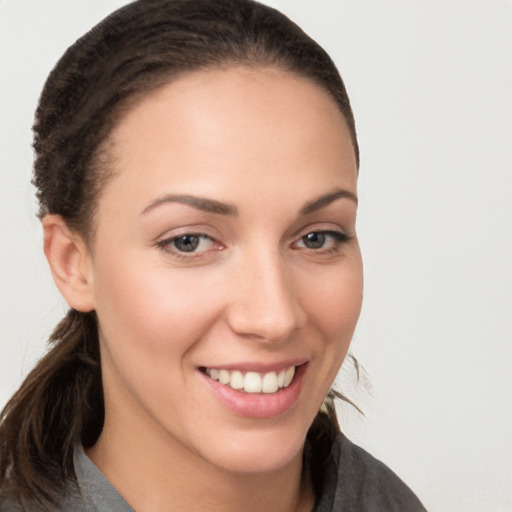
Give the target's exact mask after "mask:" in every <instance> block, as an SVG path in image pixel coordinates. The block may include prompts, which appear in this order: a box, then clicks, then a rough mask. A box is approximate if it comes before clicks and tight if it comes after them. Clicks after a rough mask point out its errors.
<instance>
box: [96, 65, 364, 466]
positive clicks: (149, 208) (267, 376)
mask: <svg viewBox="0 0 512 512" xmlns="http://www.w3.org/2000/svg"><path fill="white" fill-rule="evenodd" d="M112 142H113V149H112V151H113V154H114V157H115V160H116V170H117V175H116V176H115V178H114V179H113V180H112V181H111V182H110V183H109V184H108V185H107V186H106V188H105V190H104V191H103V194H102V196H101V199H100V204H99V208H98V212H97V218H96V219H97V220H96V222H97V224H96V233H95V239H94V242H93V246H92V248H91V254H90V272H91V282H92V293H93V301H94V307H95V310H96V313H97V316H98V322H99V329H100V344H101V351H102V368H103V378H104V387H105V404H106V424H105V427H106V428H107V427H108V428H110V429H111V430H113V431H115V432H116V433H117V435H120V436H123V435H126V436H129V435H137V434H136V432H137V431H140V432H141V433H143V435H141V436H140V442H141V443H146V444H147V449H149V450H151V449H153V450H157V449H158V447H157V445H158V444H160V446H161V447H162V446H164V445H165V444H166V443H167V445H168V446H171V445H173V446H179V447H180V450H181V452H180V453H182V454H184V456H187V457H190V458H191V459H194V458H195V459H196V460H202V461H206V462H208V463H209V464H213V465H214V466H215V467H217V468H223V469H225V470H229V471H240V472H257V471H272V470H276V469H279V468H280V467H282V466H284V465H286V464H287V463H288V462H290V461H291V460H293V459H294V458H296V457H299V456H300V453H301V450H302V447H303V443H304V439H305V436H306V433H307V430H308V428H309V426H310V424H311V423H312V421H313V419H314V417H315V415H316V414H317V411H318V410H319V408H320V405H321V403H322V401H323V399H324V397H325V395H326V394H327V392H328V390H329V388H330V386H331V384H332V383H333V380H334V378H335V376H336V374H337V372H338V370H339V368H340V365H341V363H342V361H343V359H344V357H345V355H346V352H347V349H348V346H349V343H350V339H351V337H352V333H353V331H354V328H355V324H356V320H357V318H358V315H359V311H360V306H361V295H362V268H361V257H360V252H359V246H358V242H357V238H356V234H355V222H356V165H355V158H354V152H353V148H352V145H351V142H350V137H349V133H348V130H347V128H346V125H345V122H344V120H343V117H342V115H341V113H340V112H339V110H338V108H337V106H336V105H335V103H334V101H333V100H332V99H331V98H330V96H328V95H327V93H325V92H324V91H323V90H322V89H321V88H319V87H318V86H317V85H315V84H313V83H311V82H310V81H308V80H306V79H304V78H300V77H297V76H294V75H291V74H286V73H284V72H281V71H278V70H272V69H259V70H257V69H252V70H248V69H243V68H234V69H230V70H212V71H201V72H197V73H193V74H189V75H186V76H184V77H182V78H180V79H178V80H176V81H174V82H172V83H171V84H169V85H166V86H164V87H162V88H160V89H159V90H158V91H156V92H155V93H153V94H152V95H150V96H148V97H147V98H146V99H144V100H143V101H141V102H140V103H139V104H138V105H137V106H136V107H134V108H133V109H132V110H131V111H130V112H129V113H128V114H127V115H126V116H125V117H124V118H123V119H122V120H121V122H120V123H119V125H118V126H117V128H116V129H115V131H114V133H113V135H112ZM130 433H131V434H130ZM155 440H158V441H155ZM152 443H153V444H152ZM150 445H151V447H150Z"/></svg>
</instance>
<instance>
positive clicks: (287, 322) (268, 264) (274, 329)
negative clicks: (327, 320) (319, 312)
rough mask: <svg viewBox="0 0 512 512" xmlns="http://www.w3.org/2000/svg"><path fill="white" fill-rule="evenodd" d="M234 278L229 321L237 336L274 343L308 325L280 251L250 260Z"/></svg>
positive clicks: (242, 265)
mask: <svg viewBox="0 0 512 512" xmlns="http://www.w3.org/2000/svg"><path fill="white" fill-rule="evenodd" d="M234 278H235V279H234V281H233V283H232V292H233V293H232V294H231V297H232V298H231V303H230V306H229V309H228V313H227V319H228V323H229V325H230V327H231V329H232V330H233V331H234V332H235V333H237V334H239V335H243V336H246V337H247V336H248V337H253V338H255V339H258V340H260V341H263V342H274V343H275V342H283V341H285V340H286V339H288V338H289V336H290V334H292V333H293V331H295V330H296V329H300V328H301V327H303V326H304V325H305V323H306V319H307V317H306V313H305V311H304V310H303V309H302V308H301V305H300V300H299V297H298V294H297V289H296V288H297V287H296V285H297V283H296V281H295V280H294V279H293V275H291V272H290V269H289V268H288V267H287V265H286V262H283V261H282V259H281V258H280V256H279V254H278V253H277V252H276V253H274V254H270V253H265V254H262V255H261V256H260V257H252V258H250V259H249V260H248V261H246V262H245V263H244V264H241V265H240V266H239V268H237V271H236V273H235V276H234Z"/></svg>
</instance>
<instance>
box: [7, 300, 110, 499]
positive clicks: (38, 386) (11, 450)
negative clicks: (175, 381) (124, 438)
mask: <svg viewBox="0 0 512 512" xmlns="http://www.w3.org/2000/svg"><path fill="white" fill-rule="evenodd" d="M49 343H50V345H51V346H52V347H51V349H50V351H49V352H48V353H47V354H46V356H45V357H44V358H43V359H41V361H39V363H38V364H37V366H36V367H35V368H34V369H33V370H32V371H31V372H30V373H29V375H28V376H27V378H26V379H25V381H24V382H23V384H22V385H21V387H20V388H19V390H18V391H17V392H16V393H15V394H14V396H13V397H12V398H11V399H10V401H9V402H8V403H7V405H6V406H5V408H4V409H3V411H2V413H1V415H0V482H1V483H0V491H1V495H2V496H7V497H8V498H9V499H12V500H14V501H15V502H17V503H21V504H26V503H30V502H32V503H34V502H39V503H40V504H56V502H57V498H58V495H59V492H60V491H61V490H62V489H63V488H64V487H65V486H66V485H67V484H69V482H72V481H74V480H75V472H74V467H73V451H74V448H75V445H76V443H78V442H82V443H83V444H84V445H85V446H91V445H92V444H94V443H95V442H96V440H97V438H98V436H99V434H100V432H101V429H102V426H103V420H104V404H103V389H102V383H101V369H100V356H99V343H98V331H97V326H96V317H95V313H93V312H92V313H80V312H78V311H75V310H70V311H69V312H68V314H67V315H66V317H65V318H64V319H63V320H62V321H61V322H60V323H59V324H58V325H57V327H56V329H55V330H54V332H53V333H52V335H51V336H50V340H49Z"/></svg>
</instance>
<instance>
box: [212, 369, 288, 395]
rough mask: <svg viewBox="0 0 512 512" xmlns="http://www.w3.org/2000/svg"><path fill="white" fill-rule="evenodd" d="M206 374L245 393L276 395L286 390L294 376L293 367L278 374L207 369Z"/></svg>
mask: <svg viewBox="0 0 512 512" xmlns="http://www.w3.org/2000/svg"><path fill="white" fill-rule="evenodd" d="M206 374H207V375H209V376H210V377H211V378H212V379H213V380H217V381H219V382H220V383H221V384H225V385H228V386H230V387H231V388H233V389H237V390H239V389H243V390H244V391H245V392H246V393H268V394H270V393H276V392H277V391H279V390H280V389H282V388H287V387H288V386H289V385H290V384H291V382H292V380H293V377H294V375H295V366H290V367H289V368H287V369H286V370H281V371H280V372H279V373H276V372H268V373H257V372H247V373H246V374H245V375H244V374H243V373H242V372H241V371H239V370H233V371H229V370H219V369H216V368H207V369H206Z"/></svg>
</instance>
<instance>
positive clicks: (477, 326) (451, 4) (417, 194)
mask: <svg viewBox="0 0 512 512" xmlns="http://www.w3.org/2000/svg"><path fill="white" fill-rule="evenodd" d="M124 3H126V2H125V1H123V0H117V1H116V0H87V1H86V0H81V1H78V0H44V1H41V0H0V109H1V110H0V130H1V131H0V152H1V153H0V244H1V253H0V257H1V260H0V315H1V317H0V339H1V344H0V348H1V358H0V405H3V404H4V403H5V402H6V400H7V399H8V397H9V396H10V395H11V394H12V392H13V391H14V390H15V389H16V387H17V386H18V385H19V383H20V381H21V379H22V377H23V376H24V375H25V374H26V372H27V370H28V368H30V367H31V365H32V364H33V363H34V362H35V360H37V358H38V357H39V356H40V355H41V353H42V351H43V350H44V344H45V339H46V337H47V335H48V334H49V332H50V330H51V328H52V327H53V325H55V323H56V322H57V320H58V319H59V318H60V317H61V316H62V315H63V313H64V311H65V307H64V305H63V303H62V301H61V300H60V298H59V297H58V295H57V292H56V291H55V289H54V286H53V283H52V282H51V278H50V276H49V272H48V270H47V267H46V264H45V261H44V260H43V255H42V251H41V230H40V227H39V225H38V222H37V221H36V219H35V216H34V212H35V201H34V199H33V190H32V188H31V186H30V184H29V181H30V177H31V165H32V151H31V132H30V127H31V123H32V118H33V112H34V109H35V106H36V101H37V97H38V95H39V92H40V90H41V87H42V84H43V81H44V80H45V77H46V76H47V74H48V72H49V70H50V69H51V67H52V66H53V64H54V63H55V62H56V60H57V59H58V58H59V57H60V55H61V54H62V52H63V51H64V50H65V48H66V47H67V46H68V45H69V44H71V43H72V42H73V41H74V40H75V39H76V38H77V37H78V36H79V35H81V34H82V33H83V32H85V31H86V30H88V29H89V28H90V27H91V26H92V25H93V24H95V23H96V22H97V21H99V20H100V19H101V18H102V17H103V16H104V15H106V14H107V13H108V12H110V11H112V10H113V9H114V8H116V7H118V6H120V5H123V4H124ZM271 3H272V5H276V6H277V7H279V8H281V9H282V10H283V11H284V12H285V13H287V14H288V15H289V16H290V17H292V19H294V20H295V21H297V22H298V23H299V24H300V25H301V26H302V27H303V28H304V29H305V30H306V31H307V32H309V33H310V34H311V35H312V36H313V37H314V38H315V39H317V40H318V41H319V42H320V43H321V44H322V45H323V46H324V47H325V48H326V49H327V50H328V52H329V53H330V54H331V56H332V57H333V58H334V60H335V62H336V63H337V64H338V66H339V68H340V71H341V74H342V76H343V78H344V80H345V82H346V85H347V88H348V90H349V93H350V96H351V98H352V103H353V107H354V111H355V115H356V121H357V124H358V130H359V138H360V145H361V153H362V165H361V171H360V196H361V206H360V220H359V232H360V238H361V244H362V249H363V252H364V260H365V275H366V278H365V305H364V308H363V313H362V317H361V320H360V324H359V327H358V330H357V331H356V335H355V338H354V343H353V351H354V353H355V354H356V356H357V357H358V358H359V359H360V361H361V362H362V363H363V365H364V366H365V367H366V370H367V372H368V374H369V377H370V380H371V389H370V390H367V389H366V388H367V386H365V385H364V383H363V384H361V385H360V386H359V388H358V389H353V388H352V380H351V377H350V373H346V374H344V375H345V376H344V378H342V379H341V385H342V386H344V388H345V389H346V391H347V393H348V394H349V395H350V396H352V397H354V398H355V400H356V401H357V403H358V404H359V405H360V406H361V407H362V408H363V409H364V410H365V412H366V417H365V418H362V417H358V415H357V414H356V413H354V412H351V411H349V410H348V409H345V408H343V410H342V411H341V414H342V423H343V428H344V430H345V431H346V432H347V433H348V435H349V436H350V437H352V439H353V440H355V441H356V442H358V443H359V444H361V445H362V446H364V447H366V448H367V449H368V450H369V451H371V452H372V453H373V454H374V455H376V456H377V457H379V458H381V459H382V460H384V461H385V462H386V463H387V464H388V465H389V466H390V467H391V468H393V469H394V470H395V471H396V472H397V473H398V474H399V475H400V476H401V477H402V478H403V479H404V480H405V481H406V482H407V483H408V484H409V485H410V486H411V487H412V488H413V489H414V490H415V491H416V492H417V494H418V495H419V496H420V498H421V499H422V500H423V501H424V503H425V505H426V506H427V508H428V509H429V510H430V511H434V512H441V511H448V512H473V511H475V512H476V511H479V512H480V511H481V512H502V511H503V512H505V511H507V512H510V511H512V441H511V440H510V437H511V435H512V434H511V433H512V370H511V366H512V263H511V262H512V234H511V231H512V96H511V94H512V2H511V1H510V0H428V1H427V0H424V1H422V2H420V1H418V0H386V1H382V0H316V1H312V0H309V1H307V0H293V1H292V0H280V1H279V0H274V1H272V2H271Z"/></svg>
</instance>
